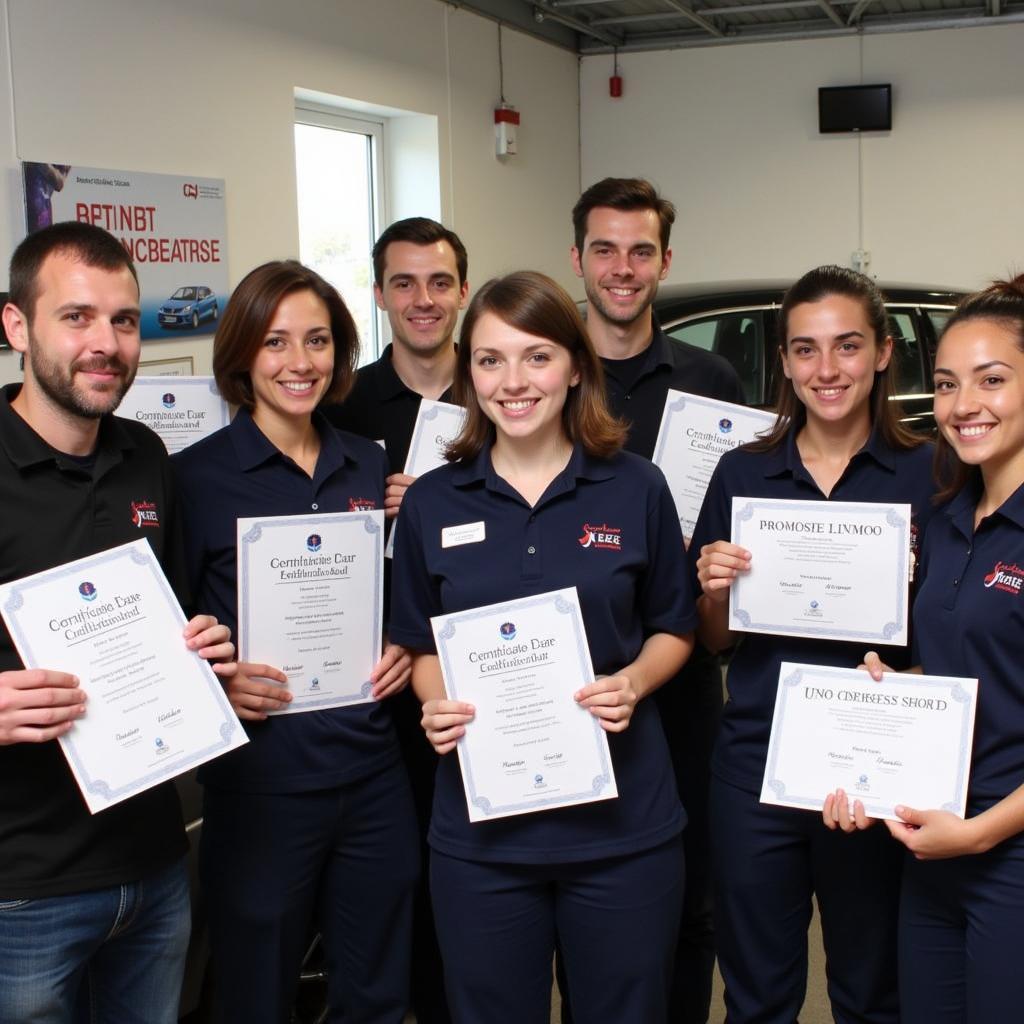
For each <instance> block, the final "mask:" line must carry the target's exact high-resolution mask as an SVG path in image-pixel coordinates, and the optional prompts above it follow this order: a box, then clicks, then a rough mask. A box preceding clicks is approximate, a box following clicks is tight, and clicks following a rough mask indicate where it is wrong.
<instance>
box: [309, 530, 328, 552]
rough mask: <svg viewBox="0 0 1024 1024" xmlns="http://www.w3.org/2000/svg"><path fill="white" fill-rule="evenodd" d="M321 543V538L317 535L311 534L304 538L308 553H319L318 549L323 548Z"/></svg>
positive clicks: (322, 541)
mask: <svg viewBox="0 0 1024 1024" xmlns="http://www.w3.org/2000/svg"><path fill="white" fill-rule="evenodd" d="M323 543H324V540H323V537H321V536H320V534H319V533H311V534H310V535H309V536H308V537H307V538H306V547H307V549H308V550H310V551H314V552H316V551H319V550H320V548H321V547H322V546H323Z"/></svg>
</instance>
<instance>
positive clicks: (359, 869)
mask: <svg viewBox="0 0 1024 1024" xmlns="http://www.w3.org/2000/svg"><path fill="white" fill-rule="evenodd" d="M203 814H204V821H203V838H202V844H201V846H200V872H201V879H202V884H203V894H204V899H205V901H206V905H207V909H208V915H209V921H210V941H211V946H212V953H213V971H214V980H215V987H216V995H217V1004H218V1012H219V1016H218V1019H219V1020H221V1021H224V1022H229V1024H236V1022H237V1024H254V1022H260V1024H263V1022H266V1024H278V1022H282V1024H283V1022H287V1021H288V1019H289V1016H290V1012H291V1006H292V1002H293V1000H294V998H295V989H296V985H297V983H298V978H299V968H300V964H301V961H302V956H303V953H304V952H305V949H306V945H307V943H308V940H309V937H310V934H311V931H312V929H313V927H314V924H315V926H316V927H318V928H319V929H320V931H321V933H322V936H323V946H324V955H325V958H326V963H327V969H328V1002H329V1006H330V1016H329V1018H328V1019H329V1020H330V1021H337V1022H345V1024H351V1022H357V1021H358V1022H360V1024H370V1022H373V1024H400V1022H401V1020H402V1018H403V1015H404V1014H405V1012H406V1009H407V1007H408V992H409V950H410V944H411V922H412V899H413V891H414V888H415V884H416V879H417V876H418V872H419V854H418V843H417V836H416V816H415V812H414V810H413V806H412V798H411V796H410V793H409V784H408V780H407V778H406V775H405V771H404V769H403V767H402V766H401V764H395V765H393V766H392V767H390V768H388V769H385V770H384V771H383V772H380V773H378V774H377V775H375V776H372V777H370V778H366V779H361V780H359V781H358V782H355V783H352V784H350V785H346V786H338V787H333V788H330V789H323V790H316V791H313V792H308V793H270V794H264V793H234V792H225V791H222V790H218V789H215V788H211V787H207V789H206V794H205V799H204V805H203Z"/></svg>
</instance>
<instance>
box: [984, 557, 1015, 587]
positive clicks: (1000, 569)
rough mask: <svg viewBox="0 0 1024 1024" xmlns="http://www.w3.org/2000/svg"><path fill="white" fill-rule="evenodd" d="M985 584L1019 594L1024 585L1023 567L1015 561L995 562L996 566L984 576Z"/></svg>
mask: <svg viewBox="0 0 1024 1024" xmlns="http://www.w3.org/2000/svg"><path fill="white" fill-rule="evenodd" d="M985 586H986V587H995V588H996V590H1005V591H1006V592H1007V593H1010V594H1019V593H1020V591H1021V587H1024V569H1022V568H1021V567H1020V566H1019V565H1018V564H1017V563H1016V562H996V567H995V568H994V569H993V570H992V571H991V572H990V573H989V574H988V575H987V576H986V577H985Z"/></svg>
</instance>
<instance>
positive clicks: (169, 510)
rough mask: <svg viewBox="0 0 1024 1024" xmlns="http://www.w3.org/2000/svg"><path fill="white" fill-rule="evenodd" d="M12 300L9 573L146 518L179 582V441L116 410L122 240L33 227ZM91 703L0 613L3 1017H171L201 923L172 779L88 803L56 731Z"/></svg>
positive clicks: (199, 623) (129, 325)
mask: <svg viewBox="0 0 1024 1024" xmlns="http://www.w3.org/2000/svg"><path fill="white" fill-rule="evenodd" d="M2 315H3V324H4V328H5V330H6V333H7V337H8V339H9V340H10V343H11V345H12V346H13V347H14V348H15V349H16V350H18V351H19V352H21V353H22V355H23V357H24V363H25V379H24V383H23V384H20V385H17V384H14V385H9V386H7V387H6V388H3V389H2V390H0V508H2V509H3V517H2V518H0V580H3V581H5V582H6V581H10V580H14V579H19V578H21V577H23V576H26V575H29V574H32V573H36V572H41V571H43V570H45V569H50V568H53V567H54V566H57V565H61V564H62V563H64V562H68V561H72V560H74V559H77V558H81V557H84V556H87V555H90V554H93V553H95V552H97V551H102V550H104V549H106V548H110V547H114V546H116V545H119V544H123V543H126V542H127V541H130V540H135V539H137V538H138V537H139V536H140V535H141V536H145V537H146V538H147V540H148V541H149V543H150V544H151V545H152V547H153V550H154V552H155V553H156V555H157V557H158V558H159V559H160V562H161V564H162V566H163V567H164V569H165V571H166V572H167V574H168V577H169V578H170V580H171V583H172V585H174V586H175V587H176V589H178V591H179V593H182V591H183V588H182V587H181V584H182V581H183V579H184V573H183V563H182V551H181V540H180V531H179V524H178V521H177V511H176V508H175V499H174V493H173V490H172V486H171V476H170V466H169V462H168V459H167V453H166V451H165V450H164V447H163V444H162V443H161V441H160V440H159V438H158V437H157V436H156V435H155V434H154V433H152V431H150V430H149V429H148V428H147V427H144V426H142V425H141V424H137V423H135V422H134V421H131V420H121V419H117V418H115V417H114V416H112V415H111V413H112V411H113V410H114V409H115V408H116V407H117V404H118V403H119V402H120V400H121V398H122V396H123V395H124V392H125V391H126V390H127V388H128V386H129V384H130V383H131V381H132V378H133V377H134V376H135V370H136V368H137V366H138V360H139V316H140V311H139V288H138V282H137V279H136V277H135V270H134V268H133V266H132V264H131V260H130V259H129V257H128V254H127V253H126V251H125V249H124V248H123V247H122V246H121V244H120V243H119V242H118V241H117V240H116V239H115V238H113V236H111V235H109V234H107V233H106V232H105V231H102V230H101V229H100V228H97V227H93V226H91V225H87V224H78V223H74V222H68V223H63V224H55V225H52V226H51V227H48V228H44V229H43V230H41V231H38V232H36V233H35V234H32V235H29V236H28V238H26V239H25V240H24V241H23V242H22V243H21V245H19V246H18V248H17V249H16V250H15V253H14V256H13V258H12V260H11V274H10V301H9V302H8V303H7V304H6V305H5V306H4V308H3V314H2ZM139 509H144V510H145V511H146V515H145V516H141V515H139V514H138V510H139ZM185 637H186V641H187V643H188V646H189V647H190V648H191V649H193V650H198V651H199V653H200V655H201V656H203V657H209V658H217V657H230V656H231V655H232V653H233V647H232V645H231V644H230V643H227V642H226V641H227V637H228V632H227V629H226V628H225V627H222V626H217V625H216V620H215V619H213V618H211V617H209V616H199V617H197V618H195V619H193V620H192V621H191V622H189V624H188V626H187V627H186V630H185ZM218 668H220V666H218ZM233 668H234V666H233V665H232V666H230V667H229V668H228V669H223V668H221V671H230V670H233ZM83 714H88V704H87V702H86V698H85V693H84V691H83V690H82V689H81V687H80V686H79V683H78V680H77V679H75V678H74V677H73V676H70V675H68V674H66V673H63V672H53V671H44V670H32V671H29V670H26V669H24V668H22V667H21V662H20V660H19V658H18V656H17V654H16V652H15V650H14V646H13V644H12V642H11V637H10V635H9V633H8V632H7V630H6V628H4V627H3V626H0V1021H5V1022H6V1021H11V1022H14V1021H28V1020H31V1021H39V1022H45V1024H64V1022H70V1021H71V1020H73V1019H74V1020H77V1019H85V1017H84V1016H82V1017H81V1018H80V1017H78V1016H77V1015H78V1014H81V1013H82V1010H83V1007H85V1006H86V1005H90V1006H91V1014H92V1015H91V1016H90V1017H89V1019H90V1020H92V1021H97V1022H100V1024H172V1022H173V1021H175V1020H176V1019H177V1008H178V993H179V989H180V986H181V974H182V970H183V967H184V961H185V950H186V947H187V945H188V933H189V897H188V876H187V872H186V870H185V864H184V860H183V857H184V854H185V851H186V847H187V843H186V839H185V832H184V828H183V825H182V818H181V808H180V806H179V804H178V797H177V793H176V791H175V789H174V787H173V786H172V785H171V784H169V783H165V784H163V785H160V786H156V787H154V788H152V789H149V790H147V791H146V792H144V793H140V794H139V795H137V796H134V797H131V798H130V799H128V800H125V801H123V802H122V803H119V804H116V805H114V806H113V807H110V808H108V809H106V810H104V811H101V812H99V813H98V814H95V815H90V814H89V812H88V810H87V809H86V805H85V801H84V800H83V799H82V797H81V795H80V793H79V792H78V789H77V786H76V784H75V781H74V778H73V776H72V774H71V771H70V769H69V768H68V765H67V763H66V761H65V760H64V757H63V755H62V753H61V750H60V747H59V745H58V744H57V743H56V742H55V740H56V738H57V737H59V736H61V735H63V734H64V733H66V732H68V731H69V730H70V729H73V728H74V723H75V722H76V720H77V719H78V718H80V717H81V716H82V715H83Z"/></svg>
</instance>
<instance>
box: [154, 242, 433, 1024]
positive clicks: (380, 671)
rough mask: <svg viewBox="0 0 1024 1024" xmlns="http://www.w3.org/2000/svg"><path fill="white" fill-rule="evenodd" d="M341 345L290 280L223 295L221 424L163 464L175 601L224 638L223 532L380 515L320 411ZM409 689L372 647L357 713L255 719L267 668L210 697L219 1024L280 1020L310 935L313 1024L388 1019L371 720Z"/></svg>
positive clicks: (391, 820)
mask: <svg viewBox="0 0 1024 1024" xmlns="http://www.w3.org/2000/svg"><path fill="white" fill-rule="evenodd" d="M358 344H359V343H358V338H357V335H356V328H355V324H354V323H353V321H352V317H351V315H350V314H349V312H348V310H347V309H346V307H345V304H344V303H343V302H342V300H341V297H340V296H339V295H338V293H337V292H336V291H335V290H334V288H332V287H331V286H330V285H329V284H328V283H327V282H326V281H324V280H323V279H322V278H321V277H320V276H319V275H317V274H316V273H314V272H313V271H311V270H308V269H307V268H306V267H303V266H302V265H301V264H299V263H296V262H294V261H291V260H287V261H282V262H274V263H267V264H264V265H263V266H261V267H257V268H256V269H255V270H253V271H252V272H251V273H250V274H249V275H248V276H246V277H245V278H244V279H243V280H242V282H241V283H240V284H239V285H238V287H237V288H236V289H235V291H234V293H233V295H232V296H231V301H230V303H229V304H228V307H227V310H226V311H225V314H224V317H223V319H222V320H221V322H220V325H219V327H218V330H217V335H216V338H215V339H214V351H213V368H214V375H215V377H216V380H217V386H218V388H219V389H220V392H221V394H222V395H223V396H224V397H225V398H226V399H227V400H228V401H230V402H232V403H235V404H237V405H239V406H240V408H239V410H238V413H237V415H236V416H235V418H234V420H233V421H232V423H231V424H230V426H227V427H225V428H223V429H222V430H220V431H218V432H217V433H216V434H213V435H212V436H211V437H209V438H207V439H205V440H204V441H200V442H199V443H197V444H195V445H193V446H192V447H190V448H187V449H185V450H184V451H182V452H180V453H179V454H177V455H176V456H175V457H174V464H175V469H176V470H177V475H178V479H179V482H180V487H181V492H182V497H183V505H184V520H185V525H186V530H185V534H186V536H185V539H186V551H187V558H188V563H189V573H190V577H191V585H192V589H193V593H194V596H195V597H196V598H199V597H200V596H201V597H202V598H203V600H205V601H209V602H211V605H214V606H216V607H217V608H218V609H219V614H220V615H221V616H223V617H224V618H223V620H222V621H226V622H228V623H230V624H231V625H232V627H234V626H235V624H236V623H237V620H238V610H237V603H236V575H237V550H236V522H237V520H238V519H239V518H241V517H250V516H273V517H277V516H292V515H302V514H307V515H309V514H316V513H325V512H349V511H354V510H365V509H373V508H378V509H382V508H383V507H384V477H385V475H386V474H387V459H386V457H385V455H384V452H383V450H382V449H381V448H380V447H378V446H377V445H375V444H373V442H371V441H367V440H365V439H363V438H360V437H356V436H355V435H354V434H349V433H345V432H342V431H339V430H336V429H335V428H334V427H332V426H331V425H330V424H329V423H328V422H327V420H326V419H325V418H324V417H323V415H322V414H321V412H320V411H319V406H320V405H321V403H323V402H328V401H337V400H339V399H340V398H341V397H342V396H343V395H344V394H345V393H346V391H347V390H348V388H349V385H350V384H351V382H352V377H353V373H354V369H355V363H356V358H357V352H358ZM408 676H409V658H408V655H407V654H406V653H405V651H404V650H403V649H402V648H400V647H396V646H394V645H390V646H388V647H387V649H386V650H385V653H384V656H383V657H382V658H381V660H380V662H379V663H378V664H377V666H376V667H375V668H374V670H373V673H372V674H371V683H372V693H373V696H374V698H376V699H375V700H374V701H373V702H370V703H360V704H354V705H351V706H348V707H341V708H331V709H328V710H308V711H303V712H302V713H296V714H288V715H280V716H276V715H269V716H268V712H271V711H279V710H281V709H282V708H284V707H286V706H287V704H288V703H289V702H290V701H291V699H292V696H291V694H290V692H289V690H288V680H287V678H286V676H285V674H284V673H283V672H282V671H281V666H272V665H254V664H246V663H242V664H240V666H239V672H238V674H237V675H236V676H235V677H234V678H233V679H232V680H231V681H230V682H229V683H228V686H227V689H228V697H229V699H230V700H231V703H232V706H233V707H234V708H235V710H236V712H237V713H238V716H239V718H241V719H242V721H243V722H244V724H245V727H246V732H247V733H248V736H249V743H248V744H246V745H245V746H244V747H241V748H239V749H238V750H235V751H233V752H232V753H231V754H230V755H227V756H225V757H223V758H221V759H220V760H219V761H217V762H215V763H211V764H209V765H207V766H205V767H204V768H203V769H202V771H201V774H200V781H201V782H203V784H204V786H205V796H204V804H203V817H204V823H203V837H202V845H201V848H200V873H201V879H202V883H203V895H204V902H205V905H206V908H207V912H208V915H209V920H210V936H211V945H212V952H213V974H214V978H215V983H216V991H217V998H218V1003H219V1006H220V1017H219V1018H218V1019H220V1020H223V1021H237V1022H239V1024H241V1022H245V1024H251V1022H252V1021H268V1022H280V1024H285V1022H286V1021H288V1020H289V1019H290V1014H291V1007H292V1002H293V999H294V994H295V988H296V985H297V984H298V980H299V970H300V964H301V961H302V956H303V953H304V952H305V949H306V943H307V940H308V938H309V935H310V933H311V926H312V924H313V922H314V921H315V922H316V924H317V925H318V927H319V928H320V931H321V933H322V936H323V944H324V953H325V957H326V962H327V968H328V1004H329V1012H330V1015H331V1016H330V1019H331V1020H339V1021H342V1020H358V1021H361V1022H362V1021H366V1022H370V1021H373V1022H377V1024H400V1022H401V1020H402V1019H403V1016H404V1013H405V1010H406V1007H407V1003H408V974H409V948H410V915H411V900H412V889H413V884H414V882H415V878H416V875H417V867H418V865H417V861H418V854H417V841H416V828H415V815H414V811H413V808H412V801H411V796H410V793H409V786H408V779H407V778H406V775H405V772H404V770H403V768H402V766H401V763H400V761H399V752H398V744H397V741H396V738H395V735H394V731H393V728H392V725H391V719H390V716H389V715H388V714H387V711H386V709H385V708H384V707H383V706H382V704H381V703H380V701H382V700H383V699H384V698H386V697H388V696H390V695H391V694H393V693H396V692H398V691H399V690H400V689H401V688H402V687H403V686H404V685H406V682H407V680H408ZM360 682H361V681H360V680H355V681H353V690H354V691H357V690H358V684H359V683H360Z"/></svg>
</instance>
